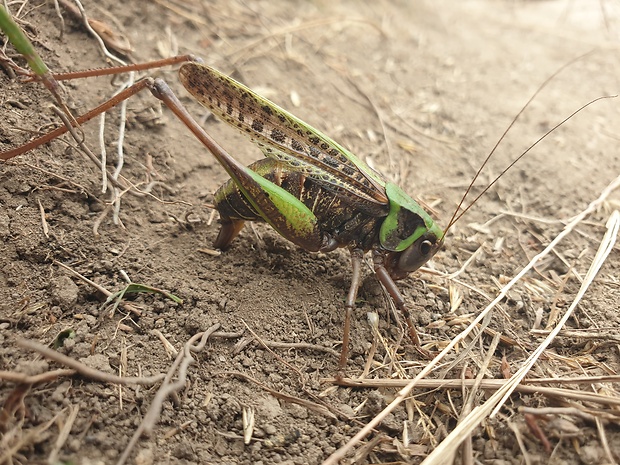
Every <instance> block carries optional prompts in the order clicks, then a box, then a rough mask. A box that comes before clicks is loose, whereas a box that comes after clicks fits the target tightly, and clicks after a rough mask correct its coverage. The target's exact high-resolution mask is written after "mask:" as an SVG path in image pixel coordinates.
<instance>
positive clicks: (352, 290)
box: [338, 249, 364, 373]
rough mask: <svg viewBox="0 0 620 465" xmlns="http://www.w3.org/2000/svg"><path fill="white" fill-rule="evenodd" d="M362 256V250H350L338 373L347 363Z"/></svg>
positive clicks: (342, 371)
mask: <svg viewBox="0 0 620 465" xmlns="http://www.w3.org/2000/svg"><path fill="white" fill-rule="evenodd" d="M363 258H364V251H363V250H361V249H353V250H351V268H352V271H353V276H352V277H351V286H350V287H349V294H348V295H347V300H346V302H345V309H346V313H345V316H344V327H343V330H342V351H341V352H340V362H338V373H344V368H345V366H346V365H347V359H348V357H349V332H350V329H351V314H352V313H353V308H355V299H357V290H358V289H359V287H360V280H361V277H362V259H363Z"/></svg>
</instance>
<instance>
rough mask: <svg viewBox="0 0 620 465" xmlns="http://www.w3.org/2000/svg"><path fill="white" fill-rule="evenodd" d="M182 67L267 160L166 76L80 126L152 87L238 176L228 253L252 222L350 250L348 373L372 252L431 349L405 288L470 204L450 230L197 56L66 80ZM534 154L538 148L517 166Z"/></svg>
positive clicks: (320, 247) (229, 194) (228, 211)
mask: <svg viewBox="0 0 620 465" xmlns="http://www.w3.org/2000/svg"><path fill="white" fill-rule="evenodd" d="M0 8H1V7H0ZM5 30H6V29H5ZM7 34H8V32H7ZM27 50H29V49H27ZM22 53H27V52H22ZM180 62H185V63H184V64H183V65H182V66H181V68H180V70H179V76H180V79H181V82H182V84H183V85H184V86H185V88H186V89H187V90H188V91H189V92H190V93H191V94H192V95H193V96H194V97H195V98H196V99H197V100H198V101H199V102H200V103H201V104H203V105H204V106H205V107H207V108H208V109H209V110H210V111H211V112H212V113H213V114H214V115H216V116H217V117H218V118H220V119H221V120H223V121H225V122H226V123H228V124H229V125H231V126H232V127H234V128H236V129H238V130H239V131H240V132H241V133H242V134H244V135H245V136H246V137H248V138H249V139H250V140H251V141H252V142H254V143H255V144H257V145H258V146H259V148H260V149H261V150H262V152H263V153H264V155H265V156H266V158H264V159H262V160H259V161H257V162H255V163H253V164H251V165H250V166H248V167H246V166H243V165H242V164H240V163H239V162H238V161H236V160H235V159H234V158H233V157H232V156H231V155H229V154H228V153H227V152H226V151H225V150H224V149H223V148H221V147H220V146H219V145H218V144H217V142H215V141H214V140H213V139H212V138H211V136H209V134H208V133H206V132H205V131H204V129H202V127H201V126H199V125H198V123H196V121H195V120H194V119H193V118H192V117H191V115H189V113H188V112H187V111H186V110H185V108H184V107H183V105H182V104H181V103H180V102H179V101H178V99H177V98H176V97H175V95H174V94H173V93H172V91H171V90H170V89H169V87H168V86H167V84H166V83H165V82H164V81H162V80H160V79H157V80H152V79H150V78H146V79H144V80H142V81H139V82H138V83H136V84H134V85H133V86H132V87H130V88H129V89H127V90H125V91H124V92H122V93H120V94H119V95H117V96H116V97H114V98H113V99H111V100H110V101H108V102H106V103H104V104H102V105H101V106H99V107H97V108H95V109H94V110H91V111H90V112H89V113H87V114H86V115H83V116H82V117H79V118H76V119H75V120H74V122H73V124H82V123H84V122H86V121H88V120H90V119H91V118H93V117H94V116H96V115H98V114H100V113H101V112H104V111H106V110H107V109H109V108H111V107H112V106H114V105H116V104H118V103H119V102H120V101H122V100H123V99H126V98H129V97H130V96H131V95H133V94H135V93H137V92H139V91H140V90H142V89H144V88H149V89H150V90H151V92H152V93H153V94H154V95H155V96H156V97H157V98H159V99H161V100H162V101H163V102H164V103H165V104H166V105H167V106H168V107H169V108H170V109H171V110H172V111H173V112H174V113H175V114H176V115H177V116H178V117H179V118H180V119H181V120H182V121H183V123H184V124H185V125H186V126H187V127H188V128H189V129H190V130H191V131H192V132H193V133H194V135H195V136H196V137H197V138H198V139H199V140H200V141H201V142H202V143H203V144H204V145H205V146H206V147H207V148H208V149H209V151H210V152H211V153H212V154H213V155H214V156H215V158H216V159H217V160H218V162H219V163H220V164H221V165H222V166H223V167H224V168H225V170H226V171H227V172H228V174H229V175H230V177H231V180H230V181H228V182H227V183H225V184H224V185H223V186H222V187H221V188H220V189H219V190H218V191H217V192H216V194H215V206H216V208H217V210H218V211H219V213H220V218H221V230H220V232H219V234H218V236H217V238H216V240H215V247H216V248H220V249H226V248H228V247H229V246H230V244H231V242H232V241H233V239H234V238H235V237H236V236H237V234H238V233H239V231H240V230H241V228H242V227H243V225H244V222H245V221H264V222H267V223H269V224H270V225H271V226H272V227H273V228H274V229H275V230H276V231H277V232H278V233H279V234H280V235H281V236H282V237H284V238H286V239H288V240H290V241H291V242H293V243H294V244H296V245H298V246H300V247H302V248H303V249H305V250H308V251H311V252H330V251H333V250H335V249H337V248H347V249H348V250H349V252H350V254H351V262H352V270H353V273H352V279H351V285H350V287H349V292H348V295H347V298H346V303H345V308H346V316H345V324H344V330H343V333H344V335H343V348H342V355H341V360H340V367H341V368H342V367H343V366H344V364H345V362H346V359H347V350H348V342H349V327H350V318H351V313H352V309H353V308H354V305H355V299H356V295H357V291H358V288H359V285H360V280H361V264H362V260H363V257H364V255H365V254H366V253H368V252H370V253H371V254H372V259H373V264H374V272H375V274H376V276H377V278H378V279H379V281H380V282H381V283H382V284H383V285H384V286H385V288H386V289H387V291H388V293H389V294H390V296H391V297H392V299H393V301H394V303H395V304H396V307H397V308H398V309H399V310H400V311H401V312H402V313H403V315H404V316H405V319H406V322H407V326H408V329H409V334H410V337H411V339H412V341H413V342H414V344H415V346H416V347H417V348H418V349H419V350H420V351H422V350H421V344H420V340H419V337H418V335H417V333H416V329H415V325H414V323H413V320H412V318H411V315H410V313H409V311H408V309H407V306H406V304H405V300H404V298H403V296H402V295H401V293H400V292H399V290H398V287H397V286H396V284H395V282H396V281H398V280H399V279H403V278H405V277H406V276H407V275H408V274H409V273H411V272H413V271H415V270H417V269H418V268H420V266H422V265H423V264H424V263H426V262H427V261H428V260H429V259H431V258H432V257H433V256H434V255H435V254H436V253H437V251H438V250H439V249H440V248H441V247H442V245H443V242H444V237H445V233H446V231H447V230H448V229H449V228H450V226H451V225H452V224H454V222H455V221H456V220H458V218H457V217H456V213H457V212H458V210H459V208H460V204H459V207H457V210H456V211H455V214H454V215H453V217H452V219H451V221H450V222H449V225H448V227H447V228H446V230H445V231H443V230H442V229H441V228H440V227H438V226H437V225H436V224H435V223H434V221H433V219H432V218H431V216H430V215H429V214H428V213H427V212H426V211H425V210H424V209H423V208H422V207H421V206H420V205H419V204H418V203H417V202H415V201H414V200H413V199H412V198H411V197H410V196H409V195H407V194H406V193H405V192H404V191H403V190H402V189H401V188H400V187H398V186H397V185H395V184H394V183H391V182H388V181H387V180H386V179H385V178H384V177H383V176H382V175H381V174H379V173H377V172H376V171H374V170H372V169H371V168H370V167H369V166H368V165H366V164H365V163H364V162H362V161H361V160H360V159H359V158H357V157H356V156H355V155H353V154H352V153H351V152H350V151H348V150H347V149H345V148H344V147H342V146H341V145H339V144H338V143H336V142H335V141H333V140H332V139H330V138H329V137H327V136H326V135H324V134H323V133H322V132H320V131H318V130H316V129H314V128H313V127H311V126H309V125H308V124H306V123H304V122H303V121H301V120H300V119H298V118H296V117H295V116H293V115H292V114H290V113H288V112H287V111H285V110H283V109H282V108H280V107H279V106H277V105H276V104H274V103H272V102H270V101H269V100H267V99H265V98H263V97H261V96H260V95H258V94H257V93H255V92H253V91H252V90H250V89H249V88H247V87H246V86H244V85H243V84H241V83H239V82H237V81H235V80H234V79H232V78H231V77H229V76H227V75H225V74H222V73H220V72H219V71H217V70H215V69H213V68H211V67H209V66H207V65H205V64H202V63H201V62H200V61H199V60H197V59H195V58H193V57H190V56H181V57H175V58H172V59H167V60H160V61H158V62H152V63H146V64H141V65H129V66H124V67H116V68H107V69H102V70H93V71H92V72H83V73H71V74H69V75H66V76H65V77H64V78H73V77H88V76H95V75H103V74H116V73H120V72H124V71H131V70H144V69H149V68H156V67H160V66H163V65H166V64H174V63H180ZM37 74H39V75H41V74H42V73H37ZM55 78H57V79H58V78H60V77H59V76H55ZM562 123H563V122H562ZM562 123H560V124H562ZM556 127H557V126H556ZM554 129H555V128H554ZM552 130H553V129H552ZM64 132H67V128H66V127H61V128H58V129H57V130H55V131H52V132H51V133H49V134H47V135H45V136H42V137H40V138H38V139H35V140H33V141H31V142H30V143H28V144H26V145H24V146H22V147H18V148H17V149H14V150H10V151H7V152H2V153H0V159H5V160H6V159H8V158H11V157H13V156H15V155H18V154H21V153H24V152H26V151H28V150H31V149H32V148H34V147H37V146H38V145H41V144H42V143H45V142H47V141H49V140H51V139H52V138H54V137H57V136H58V135H60V134H62V133H64ZM550 132H551V131H550ZM543 138H544V136H543ZM541 139H542V138H541ZM537 142H538V141H537ZM537 142H536V143H537ZM536 143H535V144H533V145H536ZM530 148H531V147H530ZM527 151H529V149H528V150H526V152H524V153H523V154H521V156H520V157H518V158H517V159H516V160H515V162H516V161H517V160H518V159H520V158H521V157H522V156H523V155H525V153H527ZM491 153H492V152H491ZM489 157H490V154H489ZM487 160H488V157H487ZM485 163H486V161H485ZM512 164H514V162H513V163H512ZM512 164H511V165H510V166H512ZM483 166H484V164H483ZM510 166H509V168H510ZM481 169H482V168H481ZM504 172H505V171H504ZM502 174H503V172H502V173H501V174H500V176H501V175H502ZM497 179H499V176H498V178H497ZM497 179H496V180H497ZM474 181H475V179H474ZM494 182H495V181H493V183H494ZM493 183H491V185H492V184H493ZM472 184H473V181H472ZM470 186H471V185H470ZM489 187H490V185H489V186H487V188H486V189H485V190H484V191H483V193H484V192H485V191H486V190H487V189H488V188H489ZM468 191H469V190H468ZM465 195H467V192H466V193H465ZM480 195H482V194H480ZM464 198H465V196H463V199H464ZM474 202H475V200H474ZM461 203H462V202H461ZM472 204H473V203H472ZM470 206H471V205H470ZM461 215H462V213H461ZM459 218H460V216H459Z"/></svg>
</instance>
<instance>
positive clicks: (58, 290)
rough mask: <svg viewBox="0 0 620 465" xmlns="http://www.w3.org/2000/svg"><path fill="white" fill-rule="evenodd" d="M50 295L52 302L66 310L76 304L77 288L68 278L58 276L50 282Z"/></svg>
mask: <svg viewBox="0 0 620 465" xmlns="http://www.w3.org/2000/svg"><path fill="white" fill-rule="evenodd" d="M52 293H53V295H52V298H53V302H54V303H55V304H57V305H60V306H61V307H62V308H63V310H68V309H69V308H71V307H73V306H74V305H75V303H76V302H77V300H78V294H79V288H78V287H77V284H75V283H74V282H73V281H72V280H71V278H69V277H68V276H59V277H58V278H56V279H55V280H54V281H52Z"/></svg>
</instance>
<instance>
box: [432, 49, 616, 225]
mask: <svg viewBox="0 0 620 465" xmlns="http://www.w3.org/2000/svg"><path fill="white" fill-rule="evenodd" d="M594 52H595V50H590V51H589V52H587V53H584V54H583V55H580V56H578V57H576V58H573V59H572V60H570V61H569V62H567V63H566V64H564V65H563V66H562V67H560V68H559V69H558V70H557V71H556V72H554V73H553V74H552V75H551V76H549V77H548V78H547V79H545V81H544V82H543V83H542V84H541V85H540V87H538V89H536V92H534V93H533V94H532V96H531V97H530V98H529V100H528V101H527V102H526V103H525V105H523V107H522V108H521V110H519V113H517V115H516V116H515V117H514V118H513V119H512V121H511V122H510V124H509V125H508V127H507V128H506V129H505V130H504V132H503V133H502V135H501V137H500V138H499V139H498V141H497V142H496V143H495V145H494V146H493V148H492V149H491V151H490V152H489V154H488V155H487V157H486V158H485V159H484V161H483V162H482V165H480V168H478V171H476V174H475V175H474V177H473V179H472V180H471V182H470V183H469V186H467V189H466V190H465V193H464V194H463V197H461V200H460V202H459V204H458V205H457V207H456V209H455V210H454V213H453V214H452V217H451V218H450V222H449V223H448V226H447V227H446V229H445V230H444V236H445V234H446V233H447V232H448V230H449V229H450V228H451V227H452V226H453V225H454V223H456V222H457V221H458V220H459V219H460V218H461V217H462V216H463V215H464V214H465V212H466V211H467V210H469V209H470V208H471V207H472V206H473V205H474V204H475V203H476V201H477V200H478V199H479V198H480V197H481V196H482V195H483V194H484V193H485V192H486V191H488V190H489V188H490V187H491V186H492V185H493V184H495V183H496V182H497V180H498V179H499V178H500V177H502V175H504V173H506V171H508V170H509V169H510V168H512V166H513V165H514V164H515V163H516V162H518V161H519V160H520V159H521V158H523V156H524V155H525V154H526V153H528V152H529V151H530V150H532V149H533V148H534V147H535V146H536V145H537V144H538V143H539V142H540V141H541V140H543V139H544V138H545V137H547V136H548V135H549V134H550V133H552V132H553V131H555V130H556V129H557V128H558V127H560V126H561V125H563V124H564V123H565V122H566V121H567V120H569V119H570V118H572V117H573V116H574V115H575V114H576V113H579V112H580V111H581V110H583V109H584V108H585V107H587V106H589V105H591V104H592V103H594V102H596V101H597V100H600V99H602V98H612V97H615V96H607V97H599V98H598V99H596V100H593V101H591V102H589V103H587V104H586V105H584V106H582V107H581V108H579V109H578V110H576V111H575V112H573V113H572V114H571V115H570V116H569V117H568V118H566V119H564V120H563V121H562V122H561V123H559V124H557V125H556V126H554V127H553V129H551V130H550V131H548V132H547V133H546V134H545V135H543V136H542V137H541V138H540V139H538V140H537V141H536V142H534V143H533V144H532V145H531V146H530V147H528V149H527V150H526V151H525V152H523V153H522V154H521V155H520V156H519V157H518V158H517V159H516V160H514V161H513V162H512V163H511V164H510V165H508V167H507V168H506V169H505V170H504V171H502V172H501V174H500V175H499V176H498V177H497V178H495V180H494V181H493V182H492V183H491V184H489V185H488V186H487V187H486V188H485V189H484V190H483V191H482V193H481V194H479V195H478V196H477V197H476V198H475V199H474V201H473V202H471V203H470V204H469V206H468V207H467V208H465V209H464V210H463V212H462V213H461V214H460V215H459V214H458V213H459V210H460V209H461V207H462V206H463V203H464V202H465V199H466V198H467V196H468V195H469V193H470V191H471V189H472V187H473V186H474V183H475V182H476V180H477V179H478V177H479V176H480V173H481V172H482V170H483V168H484V167H485V166H486V165H487V163H488V162H489V160H490V159H491V157H492V156H493V154H494V153H495V151H496V150H497V147H499V144H501V143H502V141H503V140H504V139H505V138H506V134H508V131H510V130H511V129H512V127H513V126H514V125H515V123H516V122H517V120H518V119H519V117H520V116H521V115H522V114H523V112H524V111H525V109H526V108H527V107H528V106H529V105H530V103H532V101H533V100H534V99H535V98H536V96H537V95H538V94H539V93H540V92H541V91H542V90H543V89H544V88H545V87H546V86H547V84H549V82H551V81H552V80H553V79H554V78H555V77H556V76H557V75H558V74H560V73H561V72H562V71H564V70H565V69H566V68H568V67H569V66H571V65H572V64H574V63H575V62H577V61H579V60H581V59H582V58H585V57H587V56H588V55H590V54H592V53H594ZM457 215H458V216H457Z"/></svg>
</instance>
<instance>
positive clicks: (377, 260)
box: [373, 253, 431, 358]
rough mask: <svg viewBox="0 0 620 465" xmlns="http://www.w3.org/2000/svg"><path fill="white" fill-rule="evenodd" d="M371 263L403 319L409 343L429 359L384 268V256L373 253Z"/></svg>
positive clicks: (402, 301) (403, 303)
mask: <svg viewBox="0 0 620 465" xmlns="http://www.w3.org/2000/svg"><path fill="white" fill-rule="evenodd" d="M373 261H374V269H375V274H376V275H377V278H378V279H379V281H381V284H383V286H385V288H386V289H387V291H388V293H389V294H390V297H392V300H393V301H394V304H395V305H396V308H397V309H398V310H399V311H400V312H401V313H402V314H403V316H404V317H405V321H406V323H407V328H408V330H409V337H410V338H411V341H412V342H413V344H414V345H415V349H416V350H417V351H418V352H419V353H420V354H422V355H423V356H424V357H426V358H431V357H430V353H429V352H428V351H427V350H425V349H423V348H422V344H421V342H420V337H419V336H418V332H417V331H416V329H415V324H414V323H413V319H412V318H411V313H409V309H408V308H407V305H406V304H405V299H404V298H403V296H402V294H401V293H400V291H399V290H398V287H397V286H396V283H395V282H394V280H393V279H392V277H391V276H390V274H389V273H388V271H387V270H386V268H385V264H384V256H383V255H381V254H380V253H375V254H374V255H373Z"/></svg>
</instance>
